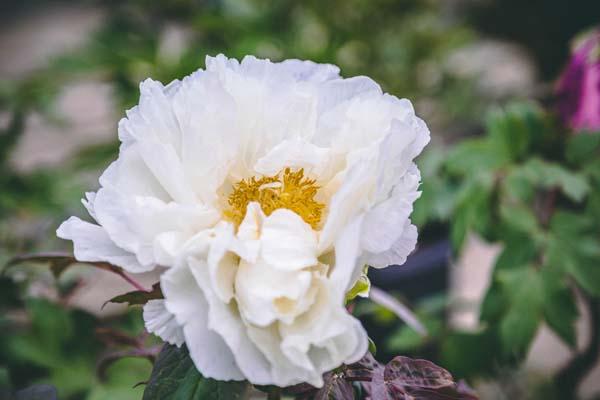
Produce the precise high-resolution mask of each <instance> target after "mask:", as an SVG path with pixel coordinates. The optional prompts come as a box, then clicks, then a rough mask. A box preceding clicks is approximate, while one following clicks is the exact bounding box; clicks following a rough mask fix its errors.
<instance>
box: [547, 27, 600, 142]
mask: <svg viewBox="0 0 600 400" xmlns="http://www.w3.org/2000/svg"><path fill="white" fill-rule="evenodd" d="M557 97H558V111H559V113H560V116H561V119H562V120H563V121H564V123H565V124H567V125H568V126H570V127H571V128H573V129H575V130H578V131H581V130H589V131H594V130H600V30H599V29H595V30H593V31H592V32H590V33H588V34H586V35H584V36H583V37H582V38H581V39H579V40H577V41H576V42H575V45H574V46H573V55H572V57H571V60H570V61H569V64H568V65H567V67H566V69H565V71H564V72H563V74H562V76H561V77H560V79H559V81H558V87H557Z"/></svg>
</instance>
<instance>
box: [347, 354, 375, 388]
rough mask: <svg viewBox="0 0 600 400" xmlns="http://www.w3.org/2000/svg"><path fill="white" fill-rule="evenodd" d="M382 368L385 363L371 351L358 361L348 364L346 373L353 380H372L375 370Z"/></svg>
mask: <svg viewBox="0 0 600 400" xmlns="http://www.w3.org/2000/svg"><path fill="white" fill-rule="evenodd" d="M380 368H381V369H383V365H381V364H380V363H379V362H378V361H377V360H376V359H375V357H373V355H372V354H371V353H367V354H365V356H364V357H363V358H361V359H360V360H359V361H357V362H356V363H354V364H351V365H347V366H346V368H345V370H344V373H345V374H346V378H347V379H349V380H351V381H371V379H372V376H373V371H375V370H378V369H380Z"/></svg>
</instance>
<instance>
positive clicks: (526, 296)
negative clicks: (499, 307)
mask: <svg viewBox="0 0 600 400" xmlns="http://www.w3.org/2000/svg"><path fill="white" fill-rule="evenodd" d="M499 279H500V282H501V284H502V285H503V289H504V292H505V293H506V294H507V296H508V298H509V306H508V308H507V311H506V314H505V315H504V317H503V318H502V320H501V322H500V341H501V343H502V348H503V351H504V353H505V354H518V355H523V354H525V352H526V351H527V349H528V348H529V344H530V343H531V341H532V340H533V337H534V335H535V333H536V331H537V328H538V326H539V323H540V320H541V314H542V301H543V298H544V292H543V286H542V282H541V279H540V276H539V275H538V274H537V273H536V272H535V271H534V270H533V269H532V268H519V269H514V270H505V271H502V273H501V274H499Z"/></svg>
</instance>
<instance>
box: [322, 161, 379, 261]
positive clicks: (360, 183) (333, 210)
mask: <svg viewBox="0 0 600 400" xmlns="http://www.w3.org/2000/svg"><path fill="white" fill-rule="evenodd" d="M372 173H373V163H371V162H369V161H368V160H365V161H361V162H358V163H356V164H355V165H354V166H353V167H352V168H351V169H350V170H349V171H348V172H347V173H346V176H345V177H344V181H343V183H342V185H341V187H340V188H339V189H338V191H337V193H335V195H334V196H333V197H332V198H331V202H330V204H329V207H328V209H329V214H328V215H327V217H326V218H327V219H326V220H325V224H324V226H323V230H322V231H321V235H320V237H319V253H323V252H326V251H328V250H329V249H330V247H331V246H332V245H333V243H334V242H335V241H336V239H337V237H338V236H339V235H340V233H341V232H342V231H343V230H344V228H345V226H346V224H348V222H349V221H351V220H353V219H354V218H356V217H357V216H358V215H359V214H360V213H361V212H362V211H363V210H364V209H365V208H366V207H367V205H368V200H369V196H370V194H371V193H370V190H369V188H372V187H373V176H372Z"/></svg>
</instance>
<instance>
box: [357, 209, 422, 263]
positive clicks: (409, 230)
mask: <svg viewBox="0 0 600 400" xmlns="http://www.w3.org/2000/svg"><path fill="white" fill-rule="evenodd" d="M401 232H402V233H401V234H400V237H399V238H398V240H396V242H395V243H394V244H393V245H392V247H391V248H390V249H389V250H386V251H384V252H382V253H369V252H367V253H366V254H365V262H366V263H367V264H368V265H370V266H372V267H375V268H385V267H387V266H390V265H402V264H404V263H405V262H406V258H407V257H408V256H409V255H410V253H411V252H412V251H413V250H414V249H415V246H416V245H417V236H418V233H417V227H416V226H414V225H413V224H411V223H410V220H408V221H406V223H405V225H404V227H403V229H402V231H401Z"/></svg>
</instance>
